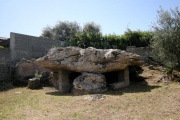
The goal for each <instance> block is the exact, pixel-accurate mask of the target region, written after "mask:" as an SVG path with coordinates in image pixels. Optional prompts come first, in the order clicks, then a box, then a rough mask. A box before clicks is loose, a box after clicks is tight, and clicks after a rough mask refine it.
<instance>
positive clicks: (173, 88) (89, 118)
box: [0, 71, 180, 120]
mask: <svg viewBox="0 0 180 120" xmlns="http://www.w3.org/2000/svg"><path fill="white" fill-rule="evenodd" d="M145 72H146V71H145ZM157 74H158V75H160V74H159V73H158V71H156V72H155V71H151V73H150V74H148V73H145V74H144V75H145V76H146V78H147V79H146V80H147V81H148V83H149V85H148V86H144V85H140V84H134V85H131V86H129V87H127V88H124V89H121V90H119V91H110V92H107V93H105V94H103V95H104V96H105V99H100V100H95V101H91V100H88V99H85V98H87V96H89V95H83V96H73V95H72V94H61V93H59V92H57V91H55V90H54V88H50V87H44V88H43V89H39V90H30V89H27V88H26V87H19V88H14V87H12V89H9V90H6V91H1V92H0V120H39V119H43V120H119V119H121V120H179V118H180V114H179V113H180V84H179V83H170V84H156V83H154V82H152V80H155V78H153V77H156V78H158V75H157Z"/></svg>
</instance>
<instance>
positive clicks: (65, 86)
mask: <svg viewBox="0 0 180 120" xmlns="http://www.w3.org/2000/svg"><path fill="white" fill-rule="evenodd" d="M68 75H69V74H68V72H67V71H65V70H59V71H58V85H59V87H58V90H59V92H61V93H66V92H69V91H70V88H71V87H70V84H69V76H68Z"/></svg>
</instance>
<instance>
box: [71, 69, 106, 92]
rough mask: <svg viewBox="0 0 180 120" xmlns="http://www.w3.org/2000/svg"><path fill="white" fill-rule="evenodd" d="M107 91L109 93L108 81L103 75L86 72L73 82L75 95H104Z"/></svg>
mask: <svg viewBox="0 0 180 120" xmlns="http://www.w3.org/2000/svg"><path fill="white" fill-rule="evenodd" d="M105 91H107V88H106V79H105V76H104V75H102V74H94V73H87V72H84V73H82V75H80V76H79V77H77V78H76V79H75V80H74V82H73V93H74V94H75V95H82V94H95V93H103V92H105Z"/></svg>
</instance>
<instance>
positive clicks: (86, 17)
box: [0, 0, 180, 38]
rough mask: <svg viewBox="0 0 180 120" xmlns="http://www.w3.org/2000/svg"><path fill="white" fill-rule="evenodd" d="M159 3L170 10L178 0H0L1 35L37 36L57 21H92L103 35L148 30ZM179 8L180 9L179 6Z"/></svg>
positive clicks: (80, 23)
mask: <svg viewBox="0 0 180 120" xmlns="http://www.w3.org/2000/svg"><path fill="white" fill-rule="evenodd" d="M160 6H161V7H162V8H163V9H165V10H169V9H170V8H172V9H174V8H175V7H179V6H180V1H179V0H0V37H7V38H9V37H10V32H15V33H21V34H26V35H32V36H40V35H41V33H42V30H43V28H44V27H46V26H47V25H48V26H52V27H53V26H54V25H55V24H57V23H58V21H72V22H73V21H76V22H77V23H79V25H80V26H83V25H84V24H85V23H87V22H95V23H96V24H98V25H100V26H101V30H102V33H103V34H117V35H122V34H123V33H124V32H125V31H126V30H127V28H129V29H131V30H141V31H148V30H151V26H152V23H154V22H156V18H157V17H156V16H157V10H159V8H160ZM179 9H180V8H179Z"/></svg>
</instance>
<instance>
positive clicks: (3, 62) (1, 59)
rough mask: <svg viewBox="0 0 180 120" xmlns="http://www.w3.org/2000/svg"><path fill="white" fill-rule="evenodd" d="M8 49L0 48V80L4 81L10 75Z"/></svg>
mask: <svg viewBox="0 0 180 120" xmlns="http://www.w3.org/2000/svg"><path fill="white" fill-rule="evenodd" d="M9 63H10V50H9V48H0V81H6V80H8V79H9V76H10V69H9V68H10V67H9Z"/></svg>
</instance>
